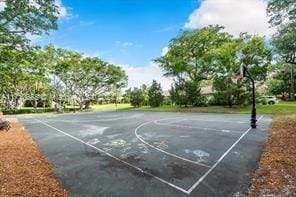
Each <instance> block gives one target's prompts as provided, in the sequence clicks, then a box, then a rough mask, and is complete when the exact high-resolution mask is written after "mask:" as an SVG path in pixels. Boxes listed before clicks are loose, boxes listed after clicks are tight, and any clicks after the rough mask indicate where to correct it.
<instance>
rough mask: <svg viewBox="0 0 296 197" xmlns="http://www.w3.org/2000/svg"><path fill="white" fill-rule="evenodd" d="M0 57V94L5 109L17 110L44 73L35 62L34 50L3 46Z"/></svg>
mask: <svg viewBox="0 0 296 197" xmlns="http://www.w3.org/2000/svg"><path fill="white" fill-rule="evenodd" d="M1 52H2V54H3V55H4V56H1V59H0V78H1V80H0V95H1V96H2V99H3V102H4V109H5V110H15V109H16V108H17V107H18V106H19V105H20V104H21V101H22V100H23V98H24V96H25V95H28V93H29V91H30V90H31V88H32V84H35V83H36V82H37V81H38V80H39V79H40V77H42V75H41V74H40V72H39V71H38V69H37V68H36V67H34V65H33V64H32V63H33V58H32V56H33V52H32V51H19V50H7V49H6V48H5V50H4V48H2V51H1Z"/></svg>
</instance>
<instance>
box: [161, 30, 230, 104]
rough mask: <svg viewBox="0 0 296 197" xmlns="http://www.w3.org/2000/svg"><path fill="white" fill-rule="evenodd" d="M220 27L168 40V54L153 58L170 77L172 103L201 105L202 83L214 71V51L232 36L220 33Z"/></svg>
mask: <svg viewBox="0 0 296 197" xmlns="http://www.w3.org/2000/svg"><path fill="white" fill-rule="evenodd" d="M222 29H223V27H221V26H218V25H217V26H208V27H204V28H200V29H198V30H195V31H192V32H184V33H183V34H182V35H181V36H178V37H177V38H174V39H172V40H171V42H170V44H169V47H168V52H167V53H166V54H165V55H164V56H162V57H160V58H157V59H155V62H156V63H158V64H159V65H160V67H161V68H162V69H163V70H164V72H165V76H170V77H173V79H174V86H173V88H172V90H171V96H172V100H173V102H175V103H177V104H180V105H200V104H201V103H203V102H204V98H203V97H201V96H200V84H201V81H202V80H207V79H210V78H211V76H212V75H213V73H214V72H215V70H216V68H215V67H214V64H213V62H214V61H213V51H214V50H216V48H217V47H220V46H222V45H223V44H225V43H227V42H228V41H229V39H230V38H231V36H230V35H229V34H227V33H224V32H222Z"/></svg>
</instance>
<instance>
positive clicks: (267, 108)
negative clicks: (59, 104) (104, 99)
mask: <svg viewBox="0 0 296 197" xmlns="http://www.w3.org/2000/svg"><path fill="white" fill-rule="evenodd" d="M76 107H77V106H76ZM256 108H257V113H260V114H275V113H296V101H293V102H290V101H282V102H280V103H278V104H275V105H257V107H256ZM73 110H74V109H73V108H70V107H69V106H67V108H66V109H65V112H70V111H73ZM76 110H77V111H78V108H76ZM114 110H132V111H134V110H140V111H157V112H213V113H243V114H248V113H250V111H251V106H245V107H238V106H234V107H233V108H229V107H225V106H208V107H179V106H171V105H163V106H161V107H149V106H142V107H139V108H136V107H133V106H131V105H130V104H117V107H116V105H115V104H97V105H92V106H91V110H90V111H114ZM53 112H55V110H54V108H45V109H43V108H37V109H34V108H32V107H23V108H21V109H18V110H15V111H7V112H4V114H29V113H53Z"/></svg>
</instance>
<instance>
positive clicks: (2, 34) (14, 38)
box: [0, 0, 59, 47]
mask: <svg viewBox="0 0 296 197" xmlns="http://www.w3.org/2000/svg"><path fill="white" fill-rule="evenodd" d="M0 3H1V5H2V7H4V8H2V10H1V11H0V46H10V47H20V46H24V45H25V44H26V43H27V41H28V39H27V37H28V35H40V34H42V33H44V32H45V33H48V32H49V30H51V29H57V17H58V14H59V11H58V10H59V8H58V6H57V5H56V4H55V1H54V0H0Z"/></svg>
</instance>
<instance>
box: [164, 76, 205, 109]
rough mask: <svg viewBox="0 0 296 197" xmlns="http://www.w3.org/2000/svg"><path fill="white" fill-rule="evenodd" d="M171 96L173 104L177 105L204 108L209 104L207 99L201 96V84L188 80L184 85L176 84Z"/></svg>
mask: <svg viewBox="0 0 296 197" xmlns="http://www.w3.org/2000/svg"><path fill="white" fill-rule="evenodd" d="M170 94H171V99H172V102H173V103H175V104H177V105H184V106H188V105H191V106H203V105H206V104H207V99H206V97H205V96H202V95H201V94H200V83H198V82H194V81H189V80H188V81H186V82H183V83H175V84H174V85H173V86H172V88H171V90H170Z"/></svg>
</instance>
